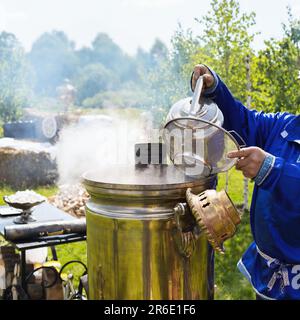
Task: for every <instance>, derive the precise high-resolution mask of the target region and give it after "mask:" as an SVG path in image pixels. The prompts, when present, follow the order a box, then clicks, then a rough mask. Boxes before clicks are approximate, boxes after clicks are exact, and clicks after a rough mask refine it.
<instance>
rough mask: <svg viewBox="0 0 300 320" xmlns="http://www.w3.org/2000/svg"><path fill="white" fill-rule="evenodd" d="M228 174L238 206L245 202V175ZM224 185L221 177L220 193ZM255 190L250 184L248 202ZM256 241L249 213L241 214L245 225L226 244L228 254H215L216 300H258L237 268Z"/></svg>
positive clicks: (230, 186) (236, 172) (222, 175)
mask: <svg viewBox="0 0 300 320" xmlns="http://www.w3.org/2000/svg"><path fill="white" fill-rule="evenodd" d="M228 175H229V188H228V194H229V196H230V198H231V199H232V201H233V202H234V203H235V204H236V205H239V204H242V203H243V176H242V174H241V172H239V171H236V170H235V169H231V170H230V171H229V173H228ZM224 186H225V174H220V175H219V182H218V190H220V189H222V188H224ZM252 191H253V183H251V182H249V203H250V199H251V195H252ZM252 241H253V239H252V235H251V231H250V223H249V212H247V211H245V212H244V213H243V214H242V222H241V224H240V225H239V226H238V231H237V233H236V234H235V236H234V237H233V238H232V239H229V240H227V241H226V242H225V254H224V255H221V254H218V253H216V254H215V284H216V289H215V299H217V300H251V299H255V294H254V291H253V290H252V288H251V285H250V284H249V283H248V281H247V280H246V278H245V277H244V276H242V274H241V273H240V272H239V270H238V269H237V267H236V264H237V262H238V260H239V259H240V258H241V256H242V254H243V252H244V251H245V250H246V249H247V247H248V246H249V245H250V243H251V242H252Z"/></svg>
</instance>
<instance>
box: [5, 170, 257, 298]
mask: <svg viewBox="0 0 300 320" xmlns="http://www.w3.org/2000/svg"><path fill="white" fill-rule="evenodd" d="M224 186H225V174H220V175H219V182H218V190H220V189H222V188H224ZM252 189H253V184H252V183H249V190H250V192H249V193H250V195H249V199H250V197H251V193H252ZM35 191H36V192H39V193H40V194H42V195H44V196H46V197H49V196H51V195H53V194H55V193H56V192H57V188H56V187H48V188H47V187H45V188H38V189H36V190H35ZM13 192H15V191H14V190H12V189H10V188H2V189H0V204H3V200H2V197H3V195H9V194H11V193H13ZM228 194H229V196H230V197H231V199H232V200H233V202H234V203H235V204H241V203H242V202H243V177H242V175H241V173H240V172H238V171H236V170H235V169H232V170H231V171H230V172H229V189H228ZM251 242H252V236H251V232H250V225H249V213H248V212H245V213H244V214H243V216H242V223H241V224H240V225H239V227H238V232H237V234H236V235H235V236H234V237H233V238H232V239H230V240H227V241H226V242H225V250H226V252H225V254H224V255H221V254H218V253H216V254H215V285H216V288H215V299H217V300H242V299H247V300H248V299H254V298H255V295H254V292H253V290H252V288H251V286H250V284H249V283H248V282H247V280H246V279H245V278H244V277H243V276H242V275H241V274H240V272H239V271H238V269H237V267H236V264H237V262H238V260H239V259H240V257H241V255H242V254H243V252H244V251H245V249H246V248H247V247H248V246H249V244H250V243H251ZM2 244H4V242H3V239H2ZM56 251H57V255H58V260H59V261H60V262H61V264H62V265H63V264H65V263H66V262H68V261H71V260H80V261H82V262H84V263H86V262H87V261H86V260H87V259H86V242H77V243H70V244H67V245H59V246H56ZM49 259H51V251H50V249H49ZM65 271H66V272H67V273H72V274H73V275H74V278H75V285H76V283H77V281H76V279H78V277H79V276H80V275H81V274H82V272H83V267H82V266H80V265H78V264H72V265H70V266H68V267H67V268H66V270H65Z"/></svg>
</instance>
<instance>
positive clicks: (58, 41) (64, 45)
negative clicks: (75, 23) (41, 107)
mask: <svg viewBox="0 0 300 320" xmlns="http://www.w3.org/2000/svg"><path fill="white" fill-rule="evenodd" d="M74 47H75V45H74V43H73V42H72V41H70V40H69V39H68V37H67V35H66V34H65V33H64V32H62V31H52V32H50V33H49V32H46V33H44V34H42V35H41V36H40V37H39V38H38V39H37V40H36V41H35V42H34V43H33V45H32V49H31V51H30V53H29V55H28V58H29V61H30V63H31V65H32V68H33V71H34V74H35V86H34V88H35V92H36V93H37V94H38V95H42V96H54V95H56V88H57V87H58V86H59V85H61V84H62V83H63V81H64V79H66V78H69V79H70V78H72V77H73V76H74V74H75V73H76V69H77V64H78V61H77V58H76V55H75V53H74Z"/></svg>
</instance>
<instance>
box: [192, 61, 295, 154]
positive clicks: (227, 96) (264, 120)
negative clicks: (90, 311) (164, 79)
mask: <svg viewBox="0 0 300 320" xmlns="http://www.w3.org/2000/svg"><path fill="white" fill-rule="evenodd" d="M205 67H206V66H205ZM206 68H207V69H208V70H209V72H210V73H211V75H212V76H213V78H214V81H213V82H212V81H211V83H210V86H209V87H206V89H205V90H204V92H203V95H204V96H206V97H208V98H211V99H212V100H213V101H214V102H215V103H216V104H217V105H218V107H219V108H220V109H221V111H222V113H223V115H224V124H223V127H224V128H225V129H226V130H234V131H236V132H237V133H238V134H239V135H240V136H241V137H242V138H243V139H244V141H245V142H246V145H247V146H258V147H260V148H264V146H265V142H266V140H267V139H268V137H269V135H270V133H271V131H272V129H273V128H275V126H277V125H278V124H279V125H280V126H281V127H283V126H284V125H285V124H286V123H288V121H290V120H291V118H292V115H290V114H288V113H264V112H258V111H256V110H249V109H248V108H246V107H245V106H244V105H243V104H242V103H241V102H240V101H238V100H237V99H235V98H234V97H233V95H232V94H231V92H230V90H229V89H228V88H227V87H226V85H225V84H224V83H223V81H222V80H221V78H220V77H219V76H218V75H217V74H216V73H215V72H214V71H213V70H211V69H209V68H208V67H206ZM203 70H204V69H203ZM192 80H193V76H192ZM192 80H191V86H192V88H193V86H194V84H195V81H192ZM278 120H280V121H278ZM276 130H280V129H279V128H276Z"/></svg>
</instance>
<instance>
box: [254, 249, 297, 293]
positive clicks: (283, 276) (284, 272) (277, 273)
mask: <svg viewBox="0 0 300 320" xmlns="http://www.w3.org/2000/svg"><path fill="white" fill-rule="evenodd" d="M256 250H257V252H258V253H259V254H260V256H261V257H262V258H264V259H265V260H267V265H268V267H269V268H270V269H273V270H274V273H273V275H272V277H271V279H270V280H269V283H268V285H267V287H268V290H269V291H271V290H272V289H273V287H274V285H275V283H276V281H277V280H278V279H279V280H280V289H281V292H282V293H283V292H284V288H285V287H287V286H289V285H290V280H289V273H288V269H287V266H291V264H285V263H282V262H280V261H279V260H278V259H275V258H272V257H270V256H268V255H267V254H265V253H263V252H262V251H261V250H260V249H259V248H258V246H256Z"/></svg>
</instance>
